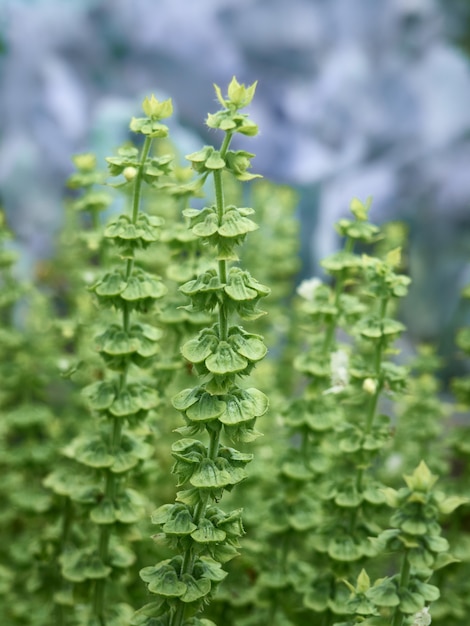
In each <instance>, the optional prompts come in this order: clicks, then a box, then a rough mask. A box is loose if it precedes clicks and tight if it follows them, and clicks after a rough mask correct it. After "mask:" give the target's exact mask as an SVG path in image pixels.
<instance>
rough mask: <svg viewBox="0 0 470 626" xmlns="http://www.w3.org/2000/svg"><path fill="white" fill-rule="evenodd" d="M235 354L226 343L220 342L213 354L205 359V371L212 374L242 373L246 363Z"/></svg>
mask: <svg viewBox="0 0 470 626" xmlns="http://www.w3.org/2000/svg"><path fill="white" fill-rule="evenodd" d="M237 352H239V350H238V346H237ZM237 352H235V350H234V348H232V346H231V345H230V344H229V343H228V342H226V341H220V342H219V343H218V345H217V347H216V348H215V350H214V352H213V353H212V354H211V355H210V356H208V357H207V358H206V361H205V364H206V367H207V369H208V370H209V371H210V372H212V373H213V374H233V373H237V372H241V371H243V370H244V369H245V368H246V366H247V365H248V361H247V360H246V359H244V358H243V357H242V356H240V354H237Z"/></svg>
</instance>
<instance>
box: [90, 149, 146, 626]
mask: <svg viewBox="0 0 470 626" xmlns="http://www.w3.org/2000/svg"><path fill="white" fill-rule="evenodd" d="M151 145H152V138H151V137H145V141H144V145H143V147H142V153H141V157H140V163H139V167H138V169H137V174H136V176H135V183H134V191H133V197H132V217H131V219H132V223H133V224H135V223H136V222H137V218H138V215H139V210H140V204H141V196H142V177H143V173H144V165H145V162H146V160H147V157H148V155H149V152H150V148H151ZM133 267H134V259H133V258H130V259H127V263H126V271H125V276H126V280H128V279H129V278H130V276H131V274H132V270H133ZM129 325H130V311H129V307H128V305H127V303H126V304H124V308H123V310H122V327H123V329H124V330H125V331H128V330H129ZM127 371H128V366H127V365H126V366H125V368H124V371H123V372H122V373H121V374H120V376H119V389H120V390H122V389H124V388H125V386H126V381H127ZM121 437H122V418H119V417H117V418H116V417H114V418H113V424H112V430H111V433H110V449H111V453H114V452H115V451H116V450H117V449H118V448H119V447H120V445H121ZM116 487H117V478H116V475H115V474H114V472H112V471H111V470H109V469H107V470H105V486H104V493H105V497H107V498H109V499H110V500H114V498H115V496H116ZM110 538H111V525H109V524H104V525H102V526H101V527H100V532H99V537H98V554H99V557H100V559H101V561H102V562H103V563H104V564H106V563H107V561H108V557H109V542H110ZM105 590H106V579H104V578H100V579H98V580H97V581H96V584H95V587H94V594H93V600H92V607H93V609H92V610H93V614H94V615H95V616H96V617H97V618H98V620H99V623H100V624H101V626H106V619H105V616H104V611H105Z"/></svg>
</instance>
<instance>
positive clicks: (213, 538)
mask: <svg viewBox="0 0 470 626" xmlns="http://www.w3.org/2000/svg"><path fill="white" fill-rule="evenodd" d="M191 537H192V538H193V539H194V541H196V542H197V543H214V542H215V543H220V542H221V541H223V540H224V539H225V537H226V533H225V532H224V531H223V530H220V529H219V528H216V527H215V526H214V525H213V524H212V522H210V521H209V520H208V519H202V520H201V521H200V522H199V525H198V527H197V529H196V530H194V531H193V532H192V533H191Z"/></svg>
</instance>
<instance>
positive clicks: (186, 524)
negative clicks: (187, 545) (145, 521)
mask: <svg viewBox="0 0 470 626" xmlns="http://www.w3.org/2000/svg"><path fill="white" fill-rule="evenodd" d="M153 519H154V518H153V516H152V521H153ZM196 528H197V526H196V524H194V523H193V521H192V517H191V514H190V512H189V510H188V509H187V508H186V507H181V508H180V509H179V510H178V509H177V507H174V508H173V513H172V515H171V517H170V518H169V519H168V520H167V521H166V523H165V524H164V525H163V526H162V530H163V532H164V533H166V534H167V535H181V536H183V535H191V536H192V532H193V531H194V530H196Z"/></svg>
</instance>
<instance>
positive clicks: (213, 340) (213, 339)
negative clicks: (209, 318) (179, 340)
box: [181, 330, 218, 363]
mask: <svg viewBox="0 0 470 626" xmlns="http://www.w3.org/2000/svg"><path fill="white" fill-rule="evenodd" d="M217 343H218V337H217V335H216V333H215V332H214V331H212V330H202V331H201V332H200V333H199V334H198V336H197V337H196V338H195V339H191V340H190V341H188V342H186V343H185V344H184V346H183V348H182V349H181V352H182V354H183V356H184V358H185V359H187V360H188V361H190V362H191V363H201V362H202V361H205V359H207V357H209V356H210V355H211V354H212V353H213V351H214V350H215V348H216V346H217Z"/></svg>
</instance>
